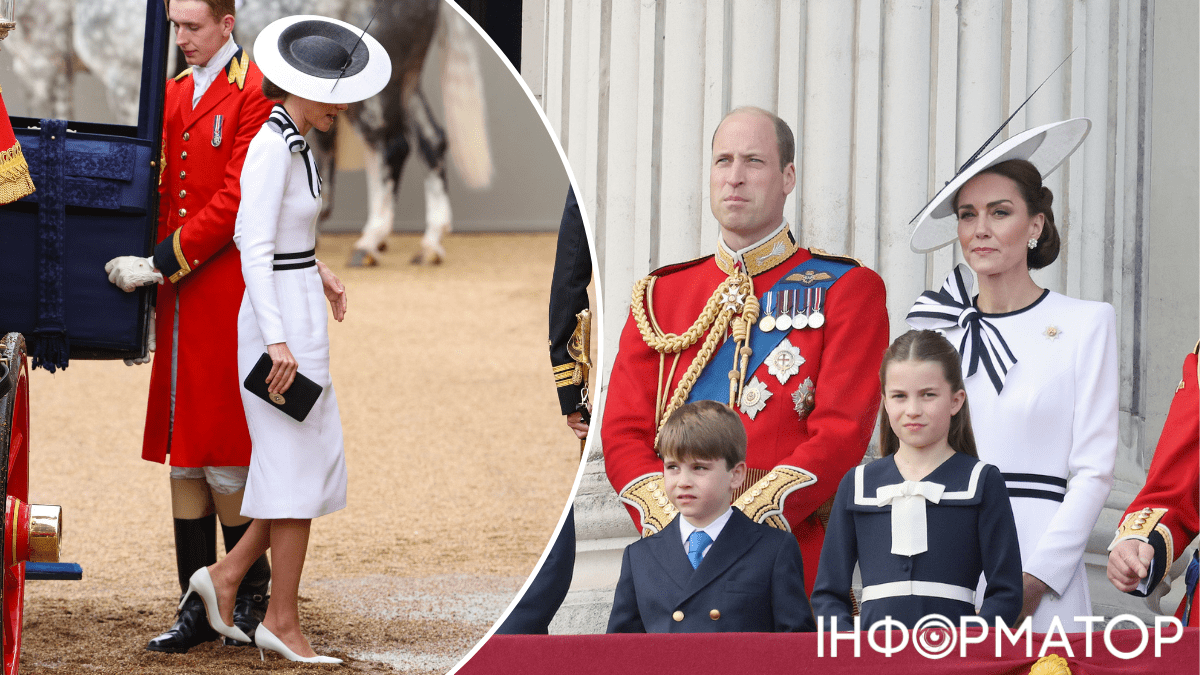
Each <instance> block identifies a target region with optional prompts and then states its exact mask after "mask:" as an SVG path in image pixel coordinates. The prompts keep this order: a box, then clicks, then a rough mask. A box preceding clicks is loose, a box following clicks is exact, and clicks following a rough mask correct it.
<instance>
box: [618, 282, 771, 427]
mask: <svg viewBox="0 0 1200 675" xmlns="http://www.w3.org/2000/svg"><path fill="white" fill-rule="evenodd" d="M656 280H657V277H655V276H654V275H650V276H647V277H645V278H643V279H641V280H639V281H638V282H637V283H636V284H634V286H633V298H632V302H631V303H630V307H631V309H632V312H633V319H634V322H636V323H637V327H638V331H640V332H641V334H642V340H643V341H645V343H646V345H647V346H649V347H650V348H651V349H653V350H654V351H656V352H658V353H659V355H660V365H659V372H658V391H659V396H658V400H657V402H656V404H655V411H654V428H655V437H654V443H655V446H657V445H658V432H659V431H661V430H662V425H663V423H664V422H666V420H667V418H668V417H670V415H671V413H672V412H674V411H675V410H676V409H677V408H679V406H681V405H683V403H684V401H686V400H687V397H688V394H690V393H691V391H692V387H693V386H695V384H696V379H697V378H698V377H700V373H701V372H702V371H703V370H704V367H705V366H707V365H708V362H709V361H710V360H711V359H712V356H713V353H714V352H715V351H716V350H717V348H718V347H719V346H720V343H721V340H722V338H724V337H725V331H726V330H727V329H728V328H729V325H730V322H731V321H732V323H733V339H734V340H736V341H737V342H738V344H739V345H740V347H739V348H738V349H737V351H736V352H735V356H734V363H733V364H732V366H733V367H732V369H731V370H730V371H729V379H730V382H729V404H730V405H731V406H735V405H736V404H737V401H738V399H739V398H740V397H741V389H742V385H743V384H744V382H745V379H746V367H747V365H748V362H749V360H750V353H751V352H750V345H749V337H750V326H753V325H754V324H755V322H757V321H758V311H759V306H758V298H757V297H755V295H754V280H753V279H751V278H750V276H749V275H747V274H745V273H744V272H742V271H741V269H740V268H738V269H737V270H735V271H734V272H733V273H732V274H730V275H729V278H728V279H726V280H725V281H723V282H721V284H720V285H718V286H717V288H716V290H714V291H713V294H712V296H711V297H709V299H708V302H707V303H705V305H704V310H703V311H702V312H701V313H700V316H699V317H697V318H696V321H695V322H694V323H692V325H691V327H690V328H688V329H687V330H686V331H684V332H683V333H682V334H679V335H676V334H674V333H664V332H663V331H662V329H661V328H659V327H658V321H657V319H656V318H655V317H654V310H653V300H652V297H651V296H652V292H653V287H654V282H655V281H656ZM651 322H653V325H651ZM705 333H707V335H705ZM702 335H703V336H704V344H703V345H701V347H700V351H699V353H697V354H696V357H695V358H694V359H692V363H691V364H690V365H689V366H688V369H687V371H686V372H685V373H684V375H683V378H682V379H681V380H680V381H679V386H678V387H676V388H675V391H674V392H673V393H672V394H671V396H670V400H669V401H667V402H666V403H665V405H664V401H663V398H664V397H663V396H662V391H663V389H664V387H667V386H670V381H671V379H672V378H673V377H674V374H675V368H674V366H673V367H672V368H671V372H670V374H669V375H668V376H667V378H666V381H665V382H664V378H663V375H664V373H663V365H662V361H661V358H665V356H666V355H667V354H674V355H675V359H676V362H678V359H679V357H680V355H682V353H683V351H684V350H686V349H688V348H689V347H691V346H692V345H694V344H696V342H698V341H699V340H700V337H701V336H702Z"/></svg>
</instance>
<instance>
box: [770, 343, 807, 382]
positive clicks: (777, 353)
mask: <svg viewBox="0 0 1200 675" xmlns="http://www.w3.org/2000/svg"><path fill="white" fill-rule="evenodd" d="M803 363H804V357H803V356H800V348H799V347H796V346H794V345H792V343H791V342H788V339H787V338H784V339H783V342H780V343H779V346H777V347H775V350H774V351H772V352H771V353H770V354H769V355H768V356H767V372H768V373H770V374H772V375H774V376H775V377H776V378H778V379H779V384H787V381H788V380H789V379H791V377H792V376H793V375H795V374H797V373H799V372H800V366H801V365H802V364H803Z"/></svg>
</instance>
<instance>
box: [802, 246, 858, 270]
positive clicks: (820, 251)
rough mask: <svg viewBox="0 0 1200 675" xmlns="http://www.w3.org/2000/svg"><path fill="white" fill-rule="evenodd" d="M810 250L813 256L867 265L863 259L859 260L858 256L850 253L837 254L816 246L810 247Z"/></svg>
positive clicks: (856, 264) (856, 265) (849, 263)
mask: <svg viewBox="0 0 1200 675" xmlns="http://www.w3.org/2000/svg"><path fill="white" fill-rule="evenodd" d="M808 252H809V253H810V254H812V257H814V258H821V259H822V260H833V261H836V262H840V263H846V264H847V265H854V266H855V267H866V265H864V264H863V261H861V260H859V259H858V258H852V257H850V256H848V255H835V254H833V253H830V252H828V251H826V250H825V249H821V248H817V247H816V246H810V247H808Z"/></svg>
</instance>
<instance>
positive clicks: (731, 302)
mask: <svg viewBox="0 0 1200 675" xmlns="http://www.w3.org/2000/svg"><path fill="white" fill-rule="evenodd" d="M721 304H722V305H724V306H725V307H726V308H728V309H732V310H733V311H735V312H740V311H742V305H744V304H746V294H745V293H742V292H741V291H738V290H737V289H734V288H731V289H729V290H727V291H725V292H724V293H722V294H721Z"/></svg>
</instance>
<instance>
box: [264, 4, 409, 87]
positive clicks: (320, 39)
mask: <svg viewBox="0 0 1200 675" xmlns="http://www.w3.org/2000/svg"><path fill="white" fill-rule="evenodd" d="M254 62H255V63H257V64H258V67H259V69H260V70H262V72H263V75H264V76H265V77H266V78H267V79H268V80H270V81H271V82H272V83H274V84H276V85H278V86H279V88H280V89H283V90H284V91H286V92H288V93H289V94H294V95H296V96H299V97H301V98H306V99H309V100H310V101H319V102H321V103H354V102H356V101H362V100H363V99H367V98H370V97H372V96H374V95H375V94H378V93H379V92H380V91H381V90H382V89H383V88H384V87H385V86H387V83H388V79H389V78H391V76H392V62H391V59H390V58H388V53H387V51H386V50H385V49H384V48H383V45H381V44H379V41H378V40H376V39H375V38H373V37H371V36H370V35H367V34H366V32H365V31H364V30H362V29H359V28H356V27H354V26H352V25H350V24H348V23H346V22H344V21H338V20H336V19H329V18H326V17H323V16H311V15H302V16H289V17H285V18H282V19H279V20H278V21H273V22H272V23H271V24H270V25H268V26H267V27H266V28H264V29H263V31H262V32H261V33H259V34H258V39H256V40H255V41H254Z"/></svg>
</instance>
